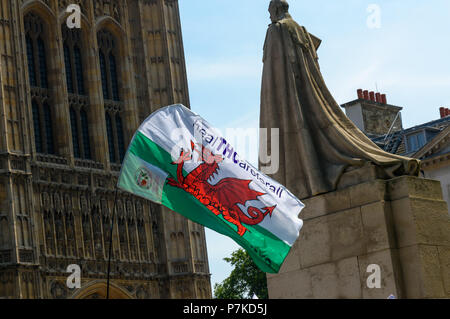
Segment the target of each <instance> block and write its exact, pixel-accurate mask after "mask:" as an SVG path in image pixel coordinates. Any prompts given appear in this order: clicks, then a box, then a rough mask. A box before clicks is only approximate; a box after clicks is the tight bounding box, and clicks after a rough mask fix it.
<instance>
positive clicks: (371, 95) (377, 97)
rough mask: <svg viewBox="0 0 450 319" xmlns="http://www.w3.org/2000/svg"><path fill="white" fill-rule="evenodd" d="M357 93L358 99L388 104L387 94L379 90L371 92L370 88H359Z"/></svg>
mask: <svg viewBox="0 0 450 319" xmlns="http://www.w3.org/2000/svg"><path fill="white" fill-rule="evenodd" d="M356 93H357V94H358V99H360V100H366V101H371V102H377V103H380V104H387V98H386V94H381V93H379V92H377V93H375V92H373V91H370V92H369V91H368V90H363V89H358V90H357V91H356Z"/></svg>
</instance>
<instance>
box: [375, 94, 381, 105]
mask: <svg viewBox="0 0 450 319" xmlns="http://www.w3.org/2000/svg"><path fill="white" fill-rule="evenodd" d="M375 100H376V101H377V102H378V103H381V93H377V94H375Z"/></svg>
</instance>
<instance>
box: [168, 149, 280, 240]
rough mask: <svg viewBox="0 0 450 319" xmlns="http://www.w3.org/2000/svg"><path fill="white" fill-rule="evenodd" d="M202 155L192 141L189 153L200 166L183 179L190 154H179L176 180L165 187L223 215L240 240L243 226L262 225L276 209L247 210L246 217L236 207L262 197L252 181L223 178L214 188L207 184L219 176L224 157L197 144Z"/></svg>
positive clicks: (242, 234)
mask: <svg viewBox="0 0 450 319" xmlns="http://www.w3.org/2000/svg"><path fill="white" fill-rule="evenodd" d="M198 146H199V147H201V151H200V150H198V149H197V148H196V145H195V144H194V143H193V142H192V141H191V149H192V152H194V151H195V152H197V153H198V154H199V155H200V160H201V161H202V163H201V164H200V165H199V166H198V167H197V168H195V169H194V170H193V171H192V172H190V173H189V174H187V176H184V175H183V166H184V163H185V162H187V161H190V160H192V152H191V151H187V152H186V151H184V150H182V151H181V154H180V157H179V159H178V160H177V161H176V162H174V163H172V164H174V165H177V179H178V181H177V180H175V179H173V178H168V184H169V185H171V186H173V187H178V188H181V189H183V190H184V191H186V192H188V193H189V194H192V195H193V196H194V197H195V198H196V199H197V200H198V201H200V202H201V203H202V204H203V205H205V206H206V207H207V208H208V209H209V210H210V211H212V212H213V213H214V214H216V215H220V214H222V216H223V218H224V219H225V220H226V221H228V222H230V223H232V224H233V225H236V226H237V233H238V234H239V236H244V234H245V232H246V231H247V230H248V229H247V228H246V227H244V226H243V224H246V225H257V224H259V223H261V222H262V221H263V220H264V218H266V216H267V215H269V216H270V217H272V213H273V211H274V209H275V208H276V206H272V207H265V208H263V210H261V209H259V208H256V207H252V206H250V207H249V208H248V209H247V212H246V213H247V214H248V215H247V214H246V213H245V212H244V211H242V209H241V208H240V207H239V206H238V204H241V205H243V206H245V204H246V202H247V201H249V200H257V199H258V197H259V196H263V195H265V193H261V192H258V191H255V190H252V189H251V188H250V183H251V182H252V180H242V179H237V178H232V177H228V178H223V179H222V180H220V181H219V182H217V183H216V184H215V185H212V184H211V183H210V180H212V179H213V178H214V176H215V175H216V174H218V172H219V169H220V168H219V164H220V163H221V162H223V157H222V156H220V155H215V154H213V153H212V152H211V151H210V150H209V149H207V148H206V147H204V146H203V145H202V144H198Z"/></svg>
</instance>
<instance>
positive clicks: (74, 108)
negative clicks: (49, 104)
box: [61, 24, 92, 160]
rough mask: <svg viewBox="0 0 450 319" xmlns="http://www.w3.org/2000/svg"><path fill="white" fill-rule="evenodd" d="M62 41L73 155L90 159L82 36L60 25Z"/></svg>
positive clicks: (87, 103) (87, 100)
mask: <svg viewBox="0 0 450 319" xmlns="http://www.w3.org/2000/svg"><path fill="white" fill-rule="evenodd" d="M61 28H62V35H63V41H64V64H65V69H66V83H67V91H68V93H69V107H70V125H71V127H72V144H73V154H74V157H75V158H77V159H88V160H91V159H92V154H91V142H90V137H89V116H88V109H89V99H88V96H87V95H86V90H85V82H84V72H83V55H82V53H81V52H82V50H81V49H80V48H82V34H81V31H80V30H79V29H68V28H67V26H66V25H65V24H63V25H62V27H61Z"/></svg>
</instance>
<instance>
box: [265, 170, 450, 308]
mask: <svg viewBox="0 0 450 319" xmlns="http://www.w3.org/2000/svg"><path fill="white" fill-rule="evenodd" d="M304 203H305V205H306V208H305V209H304V210H303V212H302V213H301V214H300V217H301V218H302V219H303V220H304V226H303V229H302V230H301V235H300V237H299V239H298V241H297V242H296V243H295V245H294V246H293V248H292V250H291V253H290V254H289V256H288V257H287V259H286V261H285V263H284V265H283V267H282V269H281V270H280V272H279V274H277V275H268V287H269V297H270V298H314V299H315V298H358V299H359V298H362V299H374V298H376V299H379V298H381V299H386V298H388V297H389V296H390V295H394V296H395V297H396V298H450V217H449V216H448V211H447V203H446V202H445V201H444V200H443V199H442V190H441V187H440V183H439V182H438V181H433V180H425V179H419V178H415V177H407V176H405V177H399V178H395V179H392V180H384V179H382V173H381V172H380V171H379V170H378V169H377V168H376V167H374V166H371V165H369V166H367V167H365V168H362V169H357V170H353V171H352V172H348V173H346V174H345V175H344V176H343V178H342V180H341V183H340V185H339V187H338V190H337V191H335V192H331V193H327V194H323V195H319V196H315V197H312V198H309V199H306V200H304ZM369 265H376V266H375V267H378V266H379V270H380V272H379V274H380V288H369V287H368V286H369V285H368V284H367V281H368V279H369V281H370V282H373V281H372V279H373V276H372V275H374V274H375V272H374V270H371V269H370V268H368V266H369ZM368 270H369V271H370V272H368ZM369 276H370V278H369Z"/></svg>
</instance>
